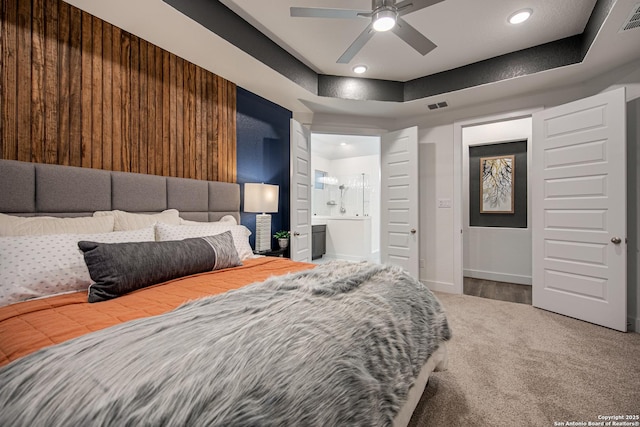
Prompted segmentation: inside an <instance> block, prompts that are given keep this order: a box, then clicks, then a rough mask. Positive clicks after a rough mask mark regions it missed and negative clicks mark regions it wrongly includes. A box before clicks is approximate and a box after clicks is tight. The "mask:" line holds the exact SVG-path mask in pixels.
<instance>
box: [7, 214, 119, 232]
mask: <svg viewBox="0 0 640 427" xmlns="http://www.w3.org/2000/svg"><path fill="white" fill-rule="evenodd" d="M113 224H114V219H113V217H103V218H93V217H90V216H82V217H77V218H55V217H51V216H33V217H21V216H13V215H5V214H0V236H41V235H44V234H66V233H76V234H78V233H87V234H88V233H91V234H93V233H108V232H110V231H113Z"/></svg>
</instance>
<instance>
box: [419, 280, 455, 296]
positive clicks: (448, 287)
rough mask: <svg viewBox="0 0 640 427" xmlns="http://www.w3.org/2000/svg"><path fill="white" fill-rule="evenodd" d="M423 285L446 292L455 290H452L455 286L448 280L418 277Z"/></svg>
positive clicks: (453, 292)
mask: <svg viewBox="0 0 640 427" xmlns="http://www.w3.org/2000/svg"><path fill="white" fill-rule="evenodd" d="M420 282H422V284H423V285H425V286H426V287H427V288H429V290H431V291H436V292H446V293H448V294H455V293H457V292H455V291H454V288H455V286H454V285H453V283H449V282H438V281H435V280H426V279H420Z"/></svg>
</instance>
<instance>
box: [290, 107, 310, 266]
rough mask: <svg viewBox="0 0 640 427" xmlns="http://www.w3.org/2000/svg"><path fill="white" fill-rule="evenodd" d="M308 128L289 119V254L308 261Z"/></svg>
mask: <svg viewBox="0 0 640 427" xmlns="http://www.w3.org/2000/svg"><path fill="white" fill-rule="evenodd" d="M310 159H311V131H309V129H307V128H305V127H304V126H302V125H301V124H300V123H298V122H297V121H295V120H293V119H291V167H290V172H291V180H290V182H291V189H290V193H291V200H290V202H291V219H290V221H291V237H290V239H289V240H290V245H291V248H290V257H291V259H292V260H294V261H304V262H311V161H310Z"/></svg>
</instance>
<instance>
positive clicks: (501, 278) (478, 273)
mask: <svg viewBox="0 0 640 427" xmlns="http://www.w3.org/2000/svg"><path fill="white" fill-rule="evenodd" d="M464 276H465V277H472V278H474V279H482V280H493V281H494V282H507V283H517V284H519V285H529V286H531V283H532V281H531V276H521V275H519V274H509V273H496V272H495V271H482V270H470V269H465V270H464Z"/></svg>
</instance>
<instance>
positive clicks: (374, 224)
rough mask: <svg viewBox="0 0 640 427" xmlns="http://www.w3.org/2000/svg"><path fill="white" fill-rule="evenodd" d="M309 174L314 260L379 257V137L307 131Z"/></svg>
mask: <svg viewBox="0 0 640 427" xmlns="http://www.w3.org/2000/svg"><path fill="white" fill-rule="evenodd" d="M311 179H312V186H311V187H312V189H313V191H312V195H311V205H312V213H311V215H312V216H311V219H312V226H315V227H314V237H313V238H314V239H322V231H324V236H325V237H324V239H325V241H324V253H323V254H322V256H318V255H317V254H318V253H319V252H317V253H316V254H315V255H314V258H315V259H314V262H324V261H327V260H331V259H346V260H350V261H361V260H370V261H375V262H379V260H380V137H378V136H359V135H337V134H323V133H312V134H311ZM312 246H313V247H314V248H321V247H322V244H321V242H315V243H312Z"/></svg>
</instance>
